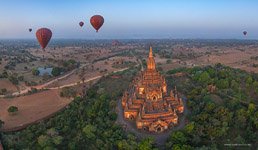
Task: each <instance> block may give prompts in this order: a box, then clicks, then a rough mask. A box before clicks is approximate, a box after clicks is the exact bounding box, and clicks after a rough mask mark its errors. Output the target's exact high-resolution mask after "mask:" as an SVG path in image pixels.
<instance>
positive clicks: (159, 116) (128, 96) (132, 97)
mask: <svg viewBox="0 0 258 150" xmlns="http://www.w3.org/2000/svg"><path fill="white" fill-rule="evenodd" d="M122 106H123V108H124V118H126V119H130V120H135V121H136V126H137V128H138V129H143V130H147V131H151V132H162V131H164V130H166V129H168V128H169V127H172V126H175V125H177V124H178V114H179V113H182V112H183V111H184V106H183V103H182V99H181V98H179V97H178V93H177V90H176V87H175V89H174V90H171V91H170V93H169V94H167V84H166V80H165V78H164V77H163V76H161V75H160V73H159V72H158V71H157V70H156V63H155V59H154V57H153V52H152V48H151V47H150V51H149V58H148V60H147V68H146V70H144V71H142V72H140V73H139V74H138V75H137V76H136V77H135V78H134V80H133V84H132V85H131V86H130V87H129V89H128V90H127V91H126V92H125V93H124V95H123V98H122Z"/></svg>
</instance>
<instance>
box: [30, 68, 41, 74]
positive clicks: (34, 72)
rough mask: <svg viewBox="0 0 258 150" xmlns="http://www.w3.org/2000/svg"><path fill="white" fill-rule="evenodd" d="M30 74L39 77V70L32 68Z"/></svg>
mask: <svg viewBox="0 0 258 150" xmlns="http://www.w3.org/2000/svg"><path fill="white" fill-rule="evenodd" d="M31 72H32V74H33V75H34V76H38V75H39V73H40V72H39V70H38V69H36V68H33V69H32V70H31Z"/></svg>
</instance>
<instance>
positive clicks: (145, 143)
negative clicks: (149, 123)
mask: <svg viewBox="0 0 258 150" xmlns="http://www.w3.org/2000/svg"><path fill="white" fill-rule="evenodd" d="M153 141H154V139H153V138H146V139H143V140H142V141H141V143H140V144H139V150H152V149H153Z"/></svg>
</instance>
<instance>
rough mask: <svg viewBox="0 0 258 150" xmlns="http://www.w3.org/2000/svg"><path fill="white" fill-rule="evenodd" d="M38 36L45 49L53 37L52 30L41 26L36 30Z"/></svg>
mask: <svg viewBox="0 0 258 150" xmlns="http://www.w3.org/2000/svg"><path fill="white" fill-rule="evenodd" d="M36 37H37V39H38V42H39V44H40V46H41V47H42V49H45V48H46V46H47V44H48V42H49V41H50V39H51V37H52V32H51V30H50V29H48V28H40V29H38V30H37V32H36Z"/></svg>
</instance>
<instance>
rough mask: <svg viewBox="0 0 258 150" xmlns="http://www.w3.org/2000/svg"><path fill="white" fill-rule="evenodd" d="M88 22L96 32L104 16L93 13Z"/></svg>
mask: <svg viewBox="0 0 258 150" xmlns="http://www.w3.org/2000/svg"><path fill="white" fill-rule="evenodd" d="M90 23H91V25H92V26H93V28H94V29H96V32H98V30H99V29H100V27H101V26H102V25H103V23H104V18H103V17H102V16H100V15H94V16H92V17H91V18H90Z"/></svg>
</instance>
